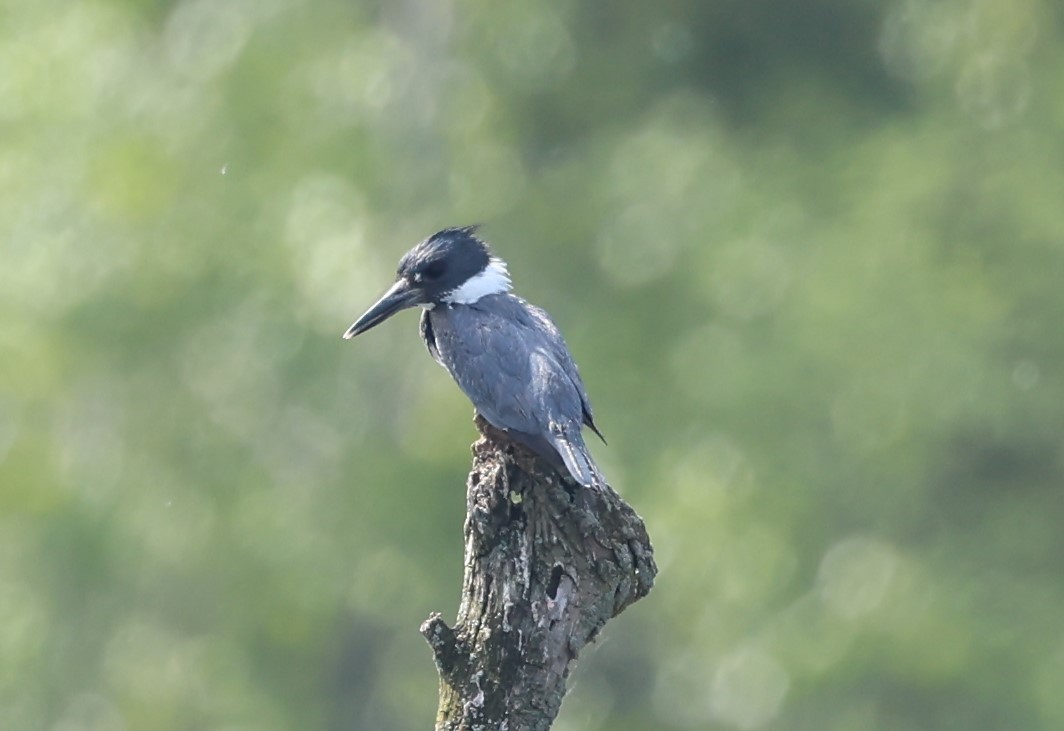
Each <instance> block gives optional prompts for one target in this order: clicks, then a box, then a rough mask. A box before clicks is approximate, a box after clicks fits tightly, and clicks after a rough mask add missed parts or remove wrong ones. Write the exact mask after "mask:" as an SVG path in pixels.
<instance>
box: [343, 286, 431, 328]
mask: <svg viewBox="0 0 1064 731" xmlns="http://www.w3.org/2000/svg"><path fill="white" fill-rule="evenodd" d="M417 298H418V291H417V290H416V289H414V288H413V287H411V286H410V283H409V282H407V281H406V279H400V280H399V281H397V282H396V283H395V284H393V285H392V288H391V289H389V290H388V291H387V292H385V293H384V295H383V296H382V297H381V298H380V299H379V300H377V302H376V303H375V304H374V305H373V306H372V307H370V308H369V309H368V310H366V313H365V314H364V315H362V317H360V318H358V319H357V320H355V324H354V325H352V326H351V327H349V328H347V332H345V333H344V340H350V339H351V338H353V337H355V336H356V335H361V334H362V333H364V332H366V331H367V330H369V329H370V328H371V327H375V326H377V325H380V324H381V323H382V322H384V321H385V320H387V319H388V318H389V317H391V316H392V315H394V314H395V313H396V312H399V311H400V310H405V309H406V308H407V307H413V306H414V305H416V304H417Z"/></svg>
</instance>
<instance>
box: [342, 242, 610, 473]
mask: <svg viewBox="0 0 1064 731" xmlns="http://www.w3.org/2000/svg"><path fill="white" fill-rule="evenodd" d="M478 228H479V226H460V227H453V228H445V229H443V230H442V231H438V232H436V233H434V234H432V235H431V236H429V237H428V238H427V239H425V240H424V241H422V242H420V243H419V244H417V245H416V246H414V248H412V249H411V250H410V251H408V252H407V253H406V254H405V255H404V256H403V257H402V258H401V259H400V260H399V266H398V268H397V270H396V279H395V283H394V284H393V285H392V286H391V288H389V289H388V290H387V291H386V292H385V293H384V294H383V295H382V296H381V297H380V299H378V300H377V302H376V303H374V304H373V305H372V306H371V307H370V308H369V309H368V310H366V312H365V313H364V314H363V315H362V316H361V317H359V318H358V319H357V320H356V321H355V323H354V324H353V325H351V327H350V328H348V329H347V332H345V333H344V335H343V337H344V339H345V340H349V339H351V338H353V337H355V336H356V335H361V334H362V333H364V332H366V331H367V330H370V329H371V328H373V327H376V326H377V325H379V324H380V323H382V322H384V321H385V320H387V319H388V318H390V317H391V316H392V315H395V314H396V313H398V312H400V311H402V310H405V309H407V308H412V307H417V306H420V307H421V308H422V313H421V322H420V333H421V338H422V340H424V342H425V346H426V347H427V348H428V351H429V354H430V355H431V356H432V357H433V359H435V360H436V362H437V363H439V364H440V365H441V366H443V367H444V368H445V369H447V371H448V372H449V373H450V374H451V377H452V378H453V379H454V380H455V382H456V383H457V384H458V387H459V388H460V389H461V390H462V392H463V393H465V395H466V396H467V397H468V398H469V400H470V401H471V402H472V403H473V407H474V409H475V410H476V413H477V414H479V415H480V416H481V417H483V418H484V419H485V420H486V421H487V422H488V423H489V424H490V425H491V426H493V427H495V429H497V430H499V431H501V432H504V433H505V434H506V435H507V436H508V437H510V438H511V439H513V440H514V441H516V442H518V443H520V444H523V445H524V446H526V447H528V448H529V449H531V450H532V451H533V452H534V453H535V454H537V455H539V456H540V457H542V458H543V459H544V460H545V461H546V462H547V463H548V464H549V465H551V466H552V467H553V468H554V469H555V470H556V471H558V473H559V474H561V475H562V476H565V475H566V474H568V476H569V477H571V478H572V479H573V480H574V481H575V482H576V483H577V484H579V485H581V486H583V487H592V486H594V485H596V484H599V483H600V482H601V481H602V479H603V478H602V473H601V472H600V471H599V468H598V466H597V465H596V464H595V461H594V459H593V458H592V457H591V454H590V452H589V451H588V448H587V444H586V443H585V442H584V437H583V427H585V426H586V427H588V428H589V429H591V430H592V431H593V432H594V433H595V434H596V435H597V436H598V437H599V438H600V439H601V440H602V441H603V443H606V439H605V437H603V436H602V432H601V431H599V429H598V427H597V426H596V425H595V418H594V414H593V413H592V410H591V401H590V400H589V399H588V395H587V390H586V389H585V388H584V382H583V380H581V378H580V372H579V370H578V369H577V366H576V362H575V361H574V360H573V356H572V354H571V353H570V352H569V347H568V346H567V345H566V343H565V339H564V338H563V337H562V334H561V332H560V331H559V330H558V327H557V325H555V324H554V321H553V320H552V319H551V317H550V315H548V314H547V313H546V312H545V311H544V310H542V309H540V308H539V307H536V306H535V305H532V304H530V303H529V302H527V301H525V300H524V299H522V298H520V297H518V296H517V295H515V294H513V293H512V292H511V288H512V287H511V280H510V274H509V271H508V268H507V264H506V262H505V261H503V260H502V259H500V258H499V257H498V256H496V255H495V254H494V253H493V252H492V250H491V249H490V248H489V246H488V244H487V242H485V241H484V240H483V239H481V238H480V237H479V236H478V235H477V230H478Z"/></svg>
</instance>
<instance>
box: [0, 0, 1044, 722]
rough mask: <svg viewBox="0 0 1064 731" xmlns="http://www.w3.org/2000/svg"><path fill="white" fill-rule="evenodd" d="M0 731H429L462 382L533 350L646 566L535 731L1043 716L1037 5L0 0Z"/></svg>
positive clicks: (446, 585) (458, 538) (455, 517)
mask: <svg viewBox="0 0 1064 731" xmlns="http://www.w3.org/2000/svg"><path fill="white" fill-rule="evenodd" d="M0 18H2V22H0V728H2V729H5V730H11V731H36V730H42V731H44V730H47V731H52V730H55V731H82V730H84V731H126V730H129V731H133V730H137V731H141V730H147V731H171V730H172V731H184V730H191V729H196V730H199V729H218V730H225V731H238V730H244V729H248V730H250V729H255V730H265V731H272V730H275V729H276V730H282V729H296V728H298V729H322V730H329V731H331V730H337V731H339V730H347V729H351V730H360V729H396V730H399V731H404V730H407V729H411V730H412V729H425V728H429V727H430V726H431V724H432V721H433V717H434V713H435V707H436V682H437V681H436V671H435V669H434V667H433V664H432V660H431V655H430V653H429V650H428V647H427V646H426V645H425V643H424V640H423V639H422V638H421V636H420V635H419V634H418V632H417V628H418V625H419V624H420V622H421V621H422V620H423V619H425V617H426V616H427V615H428V614H429V612H430V611H433V610H440V611H442V612H444V616H445V617H446V618H447V619H448V621H453V619H454V614H455V611H456V609H457V605H458V598H459V585H460V577H461V559H462V519H463V517H464V500H465V498H464V479H465V475H466V471H467V468H468V466H469V444H470V443H471V442H472V441H473V440H474V438H475V431H474V428H473V426H472V423H471V416H472V412H471V408H470V406H469V404H468V403H467V402H466V400H465V399H464V397H463V396H462V395H461V394H460V392H459V391H458V389H457V388H456V387H455V386H454V384H453V383H452V382H451V380H450V378H449V377H448V376H447V375H446V374H445V373H444V372H443V371H442V370H440V369H439V368H438V367H437V366H436V365H435V364H433V363H432V361H431V359H430V358H429V356H428V355H427V353H426V352H425V351H424V348H423V346H422V344H421V342H420V340H419V338H418V335H417V324H416V320H417V315H416V314H415V313H413V312H409V313H405V314H403V315H401V316H399V317H397V318H395V320H393V321H390V322H389V323H388V324H387V325H386V326H383V327H381V328H379V329H376V330H374V331H373V332H372V333H370V334H368V335H366V336H364V337H363V338H360V339H358V340H357V341H354V342H350V343H345V342H343V341H341V339H340V334H341V333H342V332H343V331H344V329H345V328H346V327H347V326H348V325H349V324H350V323H351V322H352V321H353V320H354V318H355V317H356V316H357V315H358V314H360V313H361V312H362V311H363V309H364V308H365V307H366V306H367V305H368V304H370V303H371V302H372V301H373V300H374V299H375V298H376V297H377V295H378V294H380V292H381V291H382V290H383V289H384V288H385V287H386V286H387V285H388V284H389V283H390V282H391V280H392V277H393V273H394V268H395V264H396V262H397V260H398V258H399V256H400V255H401V254H402V253H403V252H404V251H406V250H407V249H408V248H409V247H410V246H412V245H413V244H414V243H416V242H417V241H419V240H420V239H422V238H424V237H425V236H427V235H428V234H430V233H432V232H433V231H435V230H437V229H439V228H442V227H444V226H447V225H456V224H466V223H472V222H480V223H483V224H485V227H484V228H483V229H482V233H483V234H484V236H485V237H486V238H487V239H488V240H489V241H491V242H492V243H493V244H494V246H495V250H496V252H497V253H498V254H499V255H501V256H502V257H503V258H505V259H507V260H508V261H509V263H510V267H511V271H512V273H513V275H514V280H515V286H516V289H517V291H518V292H519V293H520V294H522V295H524V296H526V297H528V298H529V299H531V300H532V301H533V302H536V303H539V304H541V305H545V306H546V307H547V308H548V309H549V310H550V311H551V313H552V314H553V315H554V317H555V318H556V320H557V321H558V322H559V323H560V325H561V327H562V329H563V331H564V332H565V334H566V336H567V338H568V340H569V343H570V346H571V348H572V350H573V351H574V353H575V355H576V358H577V361H578V362H579V363H580V364H581V367H582V371H583V374H584V377H585V380H586V382H587V384H588V387H589V390H590V393H591V396H592V399H593V402H594V404H595V407H596V415H597V417H598V418H597V420H598V423H599V425H600V426H601V427H602V429H603V431H604V433H605V434H606V435H607V437H608V438H609V439H610V445H609V446H608V447H605V446H602V445H595V444H593V445H592V449H593V451H594V452H595V454H596V456H597V458H598V459H599V461H600V464H601V465H602V466H603V468H604V470H605V471H606V473H607V475H608V476H609V477H610V479H611V481H612V482H613V483H614V485H615V486H616V487H617V488H618V489H619V490H620V491H621V492H622V493H623V494H624V495H625V496H626V497H627V499H628V500H629V501H630V502H631V503H632V504H633V506H635V508H636V509H637V510H638V511H639V512H640V513H641V514H642V515H643V516H644V517H645V518H646V520H647V523H648V526H649V529H650V533H651V536H652V538H653V539H654V542H655V545H656V548H657V557H658V562H659V564H660V567H661V574H660V576H659V578H658V583H657V586H656V588H655V590H654V592H653V593H652V594H651V595H650V597H648V598H647V599H645V600H644V601H642V602H640V603H639V604H637V605H635V606H634V607H632V608H631V609H629V610H628V611H627V612H626V613H625V614H624V615H622V616H621V617H620V618H618V619H617V620H615V621H614V622H613V623H611V624H610V626H609V627H608V628H607V630H606V632H605V633H604V636H603V637H602V639H601V641H600V642H599V643H598V644H597V645H596V646H594V647H592V648H590V649H589V650H588V651H587V652H586V653H585V654H584V656H583V658H582V661H581V663H580V666H579V667H578V668H577V669H576V672H575V674H574V676H573V682H572V688H573V690H572V692H571V694H570V696H569V698H568V699H567V700H566V703H565V705H564V706H563V709H562V713H561V716H560V717H559V719H558V722H557V725H556V728H557V729H559V730H561V731H575V730H576V729H581V730H584V729H607V728H608V729H611V730H616V731H637V730H638V731H643V730H645V729H663V730H673V729H675V730H681V729H787V730H788V731H793V730H799V731H800V730H802V729H809V730H813V729H815V730H817V731H822V730H824V729H827V730H829V731H830V730H838V731H848V730H850V729H891V730H894V729H897V730H908V729H912V730H913V731H916V730H920V731H923V730H926V729H937V728H962V729H966V730H982V729H1036V730H1037V729H1060V728H1064V529H1062V522H1064V492H1062V490H1064V329H1062V323H1064V286H1062V282H1064V135H1062V134H1061V129H1062V127H1064V43H1062V40H1064V6H1062V5H1061V4H1060V3H1059V2H1056V0H886V1H884V2H878V3H874V2H867V1H866V0H806V1H804V2H800V3H796V2H792V1H791V0H753V1H751V0H742V1H740V0H710V1H705V0H673V1H670V2H665V3H657V4H653V5H652V4H648V3H640V2H632V1H624V2H612V3H581V2H575V1H574V0H560V1H559V2H550V3H535V2H515V3H494V2H488V1H487V0H467V1H459V0H453V1H450V2H448V1H446V0H432V1H425V0H422V1H421V2H418V1H417V0H405V1H402V2H391V3H385V2H365V3H356V2H339V1H335V0H334V1H330V0H320V1H317V2H311V1H310V0H184V1H182V2H160V1H156V2H146V1H145V0H81V1H79V2H67V1H63V0H35V2H32V3H31V2H24V1H23V0H0Z"/></svg>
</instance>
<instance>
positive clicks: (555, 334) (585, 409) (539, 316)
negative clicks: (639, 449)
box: [513, 297, 606, 443]
mask: <svg viewBox="0 0 1064 731" xmlns="http://www.w3.org/2000/svg"><path fill="white" fill-rule="evenodd" d="M513 299H519V298H518V297H513ZM520 302H521V304H523V305H524V307H523V308H522V309H524V310H525V311H526V312H527V313H528V316H529V318H531V320H532V321H533V322H534V323H535V324H536V326H537V329H540V330H543V331H547V332H550V333H551V335H552V337H551V339H550V343H551V348H552V354H553V356H554V358H555V359H556V360H557V361H558V363H559V364H560V365H561V367H562V369H563V370H564V371H565V373H566V375H568V376H569V379H570V380H571V381H572V382H573V386H574V387H575V388H576V390H577V393H579V394H580V405H581V409H582V421H583V423H584V424H586V425H587V426H588V428H590V429H591V431H593V432H595V434H596V435H597V436H598V438H599V439H601V440H602V442H603V443H605V442H606V437H604V436H602V432H600V431H599V429H598V427H597V426H595V414H594V412H592V410H591V399H590V398H589V397H588V395H587V389H586V388H585V387H584V381H583V379H582V378H580V369H579V368H577V367H576V362H575V361H574V360H573V355H572V353H570V352H569V346H568V345H566V344H565V338H563V337H562V333H561V331H560V330H559V329H558V326H557V325H555V324H554V320H552V319H551V317H550V315H548V314H547V312H546V311H545V310H543V309H541V308H539V307H536V306H535V305H533V304H530V303H528V302H525V301H524V300H520Z"/></svg>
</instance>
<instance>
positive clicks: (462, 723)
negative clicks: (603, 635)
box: [421, 417, 657, 731]
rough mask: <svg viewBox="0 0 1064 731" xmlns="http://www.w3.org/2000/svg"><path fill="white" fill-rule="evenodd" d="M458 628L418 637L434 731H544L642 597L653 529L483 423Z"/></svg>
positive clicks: (425, 627)
mask: <svg viewBox="0 0 1064 731" xmlns="http://www.w3.org/2000/svg"><path fill="white" fill-rule="evenodd" d="M477 427H478V429H480V432H481V434H482V435H483V437H482V438H481V439H480V440H478V441H477V442H476V443H475V444H474V445H473V468H472V470H471V471H470V473H469V481H468V485H467V496H466V499H467V513H466V521H465V578H464V580H463V583H462V601H461V605H460V607H459V609H458V622H457V624H456V626H455V628H454V629H451V628H450V627H448V626H447V625H446V624H445V623H444V621H443V620H442V619H441V617H440V615H439V614H438V613H433V614H432V615H431V616H430V617H429V618H428V619H427V620H425V622H424V624H422V625H421V633H422V634H423V635H424V636H425V639H427V640H428V642H429V645H430V646H431V647H432V652H433V655H434V656H435V659H436V667H437V669H438V670H439V674H440V705H439V712H438V714H437V718H436V729H437V731H487V730H488V729H491V730H492V731H546V730H547V729H549V728H550V726H551V724H552V723H553V722H554V719H555V717H556V716H557V715H558V710H559V708H560V707H561V702H562V698H563V697H564V696H565V681H566V678H567V677H568V675H569V671H570V670H571V667H572V664H573V661H574V660H576V658H577V655H578V654H579V652H580V650H581V649H582V648H583V647H584V645H586V644H588V643H589V642H591V641H593V640H594V639H595V637H596V636H597V635H598V633H599V631H600V630H601V629H602V627H603V626H604V625H605V624H606V622H608V621H609V620H610V619H611V618H613V617H615V616H617V615H618V614H619V613H620V612H621V611H622V610H623V609H624V608H625V607H627V606H628V605H629V604H631V603H632V602H634V601H636V600H638V599H640V598H642V597H644V596H646V594H647V593H648V592H649V591H650V588H651V586H652V585H653V583H654V576H655V574H656V573H657V567H656V566H655V565H654V557H653V548H652V547H651V545H650V539H649V537H648V536H647V532H646V527H645V526H644V524H643V521H642V520H641V519H640V517H639V516H638V515H636V513H635V511H634V510H632V508H631V507H629V505H628V504H627V503H625V502H624V501H623V500H622V499H621V497H620V496H619V495H618V494H617V493H616V492H614V490H613V489H612V488H610V487H609V486H608V485H602V486H600V487H595V488H590V489H589V488H584V487H581V486H579V485H577V484H575V483H573V482H571V481H569V480H567V479H563V478H561V477H560V476H559V475H558V474H557V472H555V471H554V470H553V469H552V468H551V467H550V466H548V465H546V464H544V463H543V462H542V461H541V460H540V459H539V458H538V457H536V456H535V455H534V454H532V453H531V452H529V451H527V450H526V449H525V448H524V447H522V446H521V445H519V444H515V443H514V442H511V441H510V440H509V439H507V437H506V435H505V434H503V433H501V432H498V431H496V430H495V429H493V428H492V427H491V426H490V425H488V424H487V423H486V422H484V421H483V420H482V419H480V418H479V417H478V419H477Z"/></svg>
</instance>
